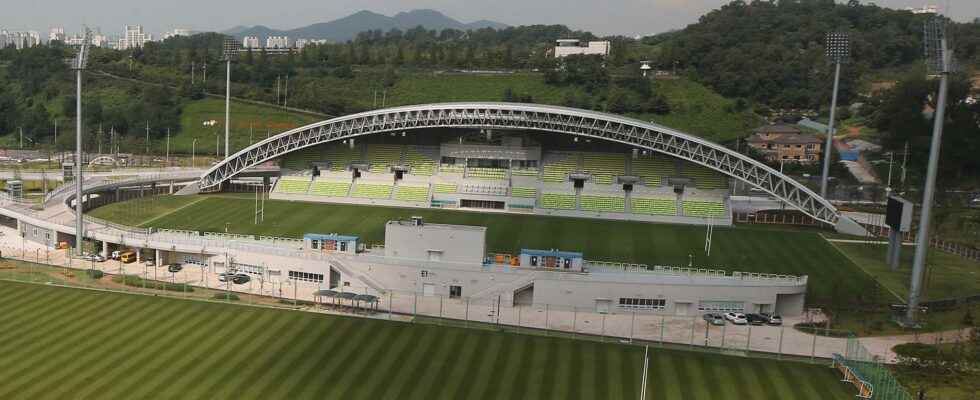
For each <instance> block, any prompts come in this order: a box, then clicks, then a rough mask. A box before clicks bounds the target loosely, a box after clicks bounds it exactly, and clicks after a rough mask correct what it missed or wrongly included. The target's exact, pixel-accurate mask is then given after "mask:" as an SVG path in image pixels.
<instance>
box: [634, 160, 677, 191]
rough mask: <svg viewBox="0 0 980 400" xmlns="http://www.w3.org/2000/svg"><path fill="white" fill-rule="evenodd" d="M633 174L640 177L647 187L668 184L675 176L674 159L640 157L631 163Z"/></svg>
mask: <svg viewBox="0 0 980 400" xmlns="http://www.w3.org/2000/svg"><path fill="white" fill-rule="evenodd" d="M631 167H632V168H631V170H632V171H631V173H632V175H634V176H637V177H639V178H640V179H642V180H643V182H644V183H645V184H646V185H647V186H651V187H655V186H660V185H663V184H666V183H667V178H668V177H670V176H671V175H673V174H674V172H675V167H674V159H672V158H668V157H661V156H656V157H639V158H637V159H635V160H633V162H632V163H631Z"/></svg>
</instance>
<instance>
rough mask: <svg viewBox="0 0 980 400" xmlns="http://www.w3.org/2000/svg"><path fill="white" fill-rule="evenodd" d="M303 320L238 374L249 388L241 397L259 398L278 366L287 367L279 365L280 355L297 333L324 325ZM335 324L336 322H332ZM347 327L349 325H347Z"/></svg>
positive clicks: (310, 319) (309, 319) (319, 322)
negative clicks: (247, 369) (247, 368)
mask: <svg viewBox="0 0 980 400" xmlns="http://www.w3.org/2000/svg"><path fill="white" fill-rule="evenodd" d="M296 314H297V315H303V313H300V312H297V313H296ZM304 320H305V322H304V323H303V324H302V325H297V326H294V327H293V329H290V330H288V331H286V332H283V335H282V337H281V338H280V339H279V340H278V341H277V342H276V344H274V345H273V346H272V347H270V348H268V349H266V354H265V355H264V356H262V357H259V358H258V359H256V360H254V362H253V363H250V365H249V368H250V369H251V370H250V371H244V372H247V373H243V374H241V375H239V376H243V377H244V378H243V379H242V380H243V381H244V382H248V384H249V390H248V391H247V392H246V393H242V394H241V396H242V397H243V398H260V397H259V393H260V392H261V390H260V389H261V388H263V387H265V386H271V385H272V383H271V382H273V380H272V379H273V378H272V377H271V376H270V375H272V373H273V372H274V371H277V369H278V368H288V367H286V366H280V364H282V363H283V362H284V361H283V357H282V355H283V354H284V353H285V352H286V350H287V349H289V348H291V347H294V346H295V343H296V340H297V339H298V337H299V335H303V334H307V332H309V331H310V330H312V329H313V328H314V327H319V326H323V325H325V323H324V321H320V320H317V319H312V318H304ZM343 322H344V321H341V322H340V326H341V327H342V328H344V327H345V326H344V324H343ZM332 325H336V324H332ZM347 327H349V326H347Z"/></svg>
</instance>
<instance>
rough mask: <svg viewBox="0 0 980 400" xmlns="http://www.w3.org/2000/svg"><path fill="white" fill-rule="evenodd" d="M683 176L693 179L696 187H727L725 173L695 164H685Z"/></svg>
mask: <svg viewBox="0 0 980 400" xmlns="http://www.w3.org/2000/svg"><path fill="white" fill-rule="evenodd" d="M683 176H685V177H688V178H691V179H693V180H694V187H696V188H698V189H728V178H726V177H725V175H723V174H721V173H719V172H717V171H715V170H713V169H710V168H706V167H702V166H700V165H697V164H685V165H684V174H683Z"/></svg>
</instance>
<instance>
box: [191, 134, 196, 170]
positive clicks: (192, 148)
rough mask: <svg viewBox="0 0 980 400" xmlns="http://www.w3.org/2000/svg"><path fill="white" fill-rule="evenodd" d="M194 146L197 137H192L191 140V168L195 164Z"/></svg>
mask: <svg viewBox="0 0 980 400" xmlns="http://www.w3.org/2000/svg"><path fill="white" fill-rule="evenodd" d="M196 147H197V138H194V140H193V141H191V168H194V166H195V164H194V155H195V154H197V153H196V152H195V150H196Z"/></svg>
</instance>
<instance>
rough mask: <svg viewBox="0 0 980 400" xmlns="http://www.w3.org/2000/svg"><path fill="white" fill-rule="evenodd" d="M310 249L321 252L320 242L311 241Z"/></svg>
mask: <svg viewBox="0 0 980 400" xmlns="http://www.w3.org/2000/svg"><path fill="white" fill-rule="evenodd" d="M310 248H311V249H313V250H319V249H320V241H319V240H311V241H310Z"/></svg>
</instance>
